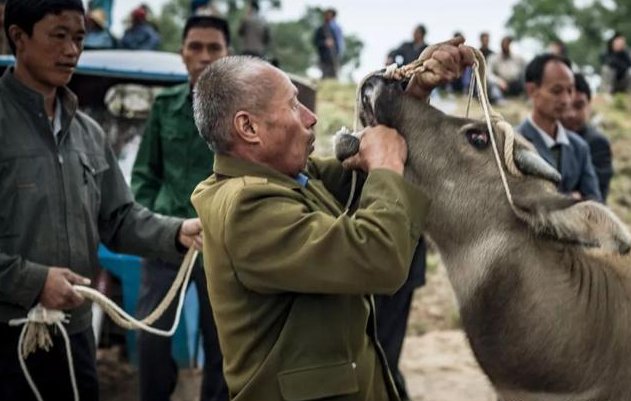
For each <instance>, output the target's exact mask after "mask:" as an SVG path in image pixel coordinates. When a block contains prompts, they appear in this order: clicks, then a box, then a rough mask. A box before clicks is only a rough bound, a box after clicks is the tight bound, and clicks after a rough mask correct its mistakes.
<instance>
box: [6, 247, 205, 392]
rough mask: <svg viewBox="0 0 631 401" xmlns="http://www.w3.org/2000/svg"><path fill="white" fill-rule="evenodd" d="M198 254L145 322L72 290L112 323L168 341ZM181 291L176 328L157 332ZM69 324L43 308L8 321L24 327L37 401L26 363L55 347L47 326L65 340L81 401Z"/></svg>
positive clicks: (188, 258) (22, 347) (21, 350)
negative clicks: (31, 357)
mask: <svg viewBox="0 0 631 401" xmlns="http://www.w3.org/2000/svg"><path fill="white" fill-rule="evenodd" d="M198 254H199V252H198V251H197V250H195V249H193V247H191V248H190V249H189V250H188V252H187V253H186V255H185V256H184V260H182V264H181V266H180V269H179V271H178V273H177V276H176V277H175V280H174V281H173V284H172V285H171V288H169V291H168V292H167V295H166V296H165V297H164V299H163V300H162V301H161V302H160V304H159V305H158V306H157V307H156V308H155V309H154V311H153V312H151V313H150V314H149V315H148V316H147V317H145V318H144V319H142V320H138V319H136V318H134V317H133V316H130V315H129V314H127V313H126V312H125V311H124V310H122V309H121V308H120V307H119V306H118V305H116V304H115V303H114V302H112V301H111V300H110V299H108V298H107V297H106V296H105V295H103V294H101V293H100V292H98V291H96V290H94V289H92V288H90V287H85V286H81V285H75V286H73V288H74V290H75V291H77V292H78V293H80V294H81V295H83V296H84V297H85V298H87V299H90V300H92V301H94V302H96V303H97V304H99V305H100V306H101V307H102V308H103V310H104V311H105V313H107V314H108V316H110V317H111V318H112V320H113V321H114V322H115V323H116V324H118V325H119V326H121V327H123V328H126V329H128V330H137V329H141V330H144V331H147V332H149V333H152V334H155V335H158V336H163V337H169V336H172V335H173V333H175V330H176V328H177V325H178V323H179V322H180V317H181V314H182V306H183V304H184V298H185V296H186V289H187V288H188V283H189V280H190V277H191V273H192V271H193V266H194V265H195V260H196V259H197V256H198ZM178 288H179V289H180V295H179V299H178V305H177V309H176V314H175V318H174V319H173V324H172V325H171V328H170V329H169V330H161V329H156V328H155V327H151V325H152V324H153V323H155V321H156V320H157V319H159V318H160V316H162V314H163V313H164V311H165V310H166V309H167V308H168V307H169V306H170V305H171V302H172V301H173V299H174V298H175V295H176V294H177V292H178ZM67 322H68V315H67V314H65V313H63V312H62V311H59V310H50V309H46V308H44V307H43V306H42V305H40V304H38V305H37V306H35V307H34V308H33V309H31V310H30V311H29V313H28V316H27V317H26V318H20V319H13V320H11V321H9V325H11V326H20V325H23V327H22V331H21V332H20V338H19V340H18V359H19V362H20V367H21V368H22V372H23V373H24V377H25V378H26V381H27V382H28V384H29V386H30V387H31V390H32V391H33V394H34V395H35V398H36V399H37V400H38V401H43V398H42V396H41V394H40V392H39V390H38V389H37V386H36V385H35V382H34V381H33V379H32V377H31V375H30V373H29V370H28V367H27V366H26V361H25V360H26V358H27V357H28V356H29V354H31V353H33V352H35V351H37V349H38V348H42V349H44V350H46V351H48V350H49V349H50V347H52V345H53V342H52V339H51V337H50V332H49V329H48V326H51V325H54V326H56V327H57V328H58V329H59V331H60V332H61V334H62V336H63V338H64V344H65V347H66V356H67V358H68V368H69V372H70V380H71V384H72V391H73V395H74V400H75V401H79V391H78V388H77V379H76V377H75V374H74V363H73V360H72V353H71V350H70V340H69V338H68V333H67V332H66V329H65V327H64V325H63V324H62V323H67Z"/></svg>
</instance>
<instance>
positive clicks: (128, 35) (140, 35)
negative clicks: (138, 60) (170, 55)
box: [121, 6, 160, 50]
mask: <svg viewBox="0 0 631 401" xmlns="http://www.w3.org/2000/svg"><path fill="white" fill-rule="evenodd" d="M159 46H160V34H159V33H158V32H157V31H156V30H155V28H154V27H153V26H152V25H151V24H150V23H149V22H148V21H147V11H146V10H145V8H143V7H142V6H140V7H138V8H136V9H134V10H133V11H132V12H131V26H130V27H129V28H127V30H126V31H125V34H124V35H123V38H122V39H121V47H122V48H123V49H132V50H157V49H158V47H159Z"/></svg>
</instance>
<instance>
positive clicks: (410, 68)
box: [351, 45, 523, 217]
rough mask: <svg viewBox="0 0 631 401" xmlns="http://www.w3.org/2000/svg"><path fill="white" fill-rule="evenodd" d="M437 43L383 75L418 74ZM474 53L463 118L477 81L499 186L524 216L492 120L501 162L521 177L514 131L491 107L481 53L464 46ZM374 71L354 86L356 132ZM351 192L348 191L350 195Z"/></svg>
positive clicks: (408, 77)
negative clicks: (363, 96)
mask: <svg viewBox="0 0 631 401" xmlns="http://www.w3.org/2000/svg"><path fill="white" fill-rule="evenodd" d="M437 46H439V45H432V46H429V47H428V48H426V49H425V50H424V51H423V53H421V55H420V56H419V58H418V59H416V60H414V61H412V62H411V63H409V64H406V65H404V66H402V67H400V68H398V67H397V65H396V64H390V65H389V66H387V67H386V70H385V72H384V74H383V76H384V78H386V79H396V80H401V79H404V78H407V79H411V78H412V77H413V76H414V75H416V74H420V73H422V72H424V71H425V69H426V67H425V65H424V63H425V60H426V59H427V57H426V56H425V55H429V54H430V53H431V51H432V49H433V48H434V47H437ZM467 47H469V49H471V51H472V52H473V54H474V55H475V58H476V61H475V62H474V65H473V68H472V69H473V72H474V75H475V79H473V78H472V80H471V83H470V85H469V98H468V100H467V108H466V111H465V114H466V117H469V110H470V105H471V100H472V98H473V92H474V85H476V84H477V91H478V101H479V103H480V105H481V107H482V110H483V112H484V117H485V120H486V124H487V127H488V130H489V136H490V137H491V145H492V147H493V155H494V158H495V163H496V165H497V168H498V170H499V173H500V179H501V181H502V186H503V188H504V193H505V194H506V199H507V200H508V203H509V205H510V207H511V209H512V210H513V212H514V213H515V214H516V215H517V216H519V217H522V216H523V212H521V211H520V210H519V209H518V208H517V207H516V206H515V203H514V202H513V196H512V194H511V191H510V187H509V185H508V179H507V177H506V172H505V171H504V168H503V167H502V161H501V158H500V155H499V147H498V144H497V141H496V138H495V130H494V129H493V121H492V118H494V119H495V124H496V125H497V127H498V129H499V131H500V132H502V133H503V134H504V162H505V165H506V169H507V170H508V171H509V172H510V173H511V175H513V176H516V177H520V176H522V173H521V171H520V170H519V168H518V167H517V166H516V164H515V160H514V157H513V150H514V144H515V133H514V132H513V129H512V127H511V126H510V124H508V123H507V122H506V121H504V119H503V118H502V117H501V116H500V115H499V114H497V113H495V112H494V111H493V109H492V108H491V105H490V102H489V98H488V95H487V93H486V76H484V77H482V76H481V75H480V68H482V70H483V71H484V73H485V75H486V62H485V59H484V56H483V55H482V53H481V52H480V51H479V50H478V49H475V48H473V47H471V46H467ZM374 74H375V72H371V73H369V74H367V75H366V76H365V77H364V78H363V79H362V80H361V81H360V83H359V85H358V86H357V92H356V99H355V126H354V130H355V132H357V128H358V124H359V108H360V105H361V103H360V102H361V88H362V86H363V83H364V82H365V81H366V80H367V79H368V78H369V77H371V76H373V75H374ZM352 195H353V193H352V192H351V197H352Z"/></svg>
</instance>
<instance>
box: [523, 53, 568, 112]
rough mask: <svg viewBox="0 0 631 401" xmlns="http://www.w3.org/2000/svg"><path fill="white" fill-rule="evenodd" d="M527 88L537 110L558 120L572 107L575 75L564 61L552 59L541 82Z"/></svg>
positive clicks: (546, 66)
mask: <svg viewBox="0 0 631 401" xmlns="http://www.w3.org/2000/svg"><path fill="white" fill-rule="evenodd" d="M527 88H528V95H529V96H530V98H531V99H532V103H533V107H534V109H535V112H536V113H537V114H539V115H540V116H542V117H545V118H546V119H548V120H554V121H558V120H560V119H561V117H563V114H565V113H566V112H567V109H568V108H569V107H570V102H571V101H572V97H573V95H574V75H573V73H572V70H570V68H569V67H568V66H567V65H565V64H564V63H562V62H560V61H556V60H551V61H549V62H548V63H546V65H545V67H544V69H543V79H542V80H541V84H540V85H536V84H529V85H528V86H527Z"/></svg>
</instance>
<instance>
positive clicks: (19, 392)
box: [0, 0, 201, 401]
mask: <svg viewBox="0 0 631 401" xmlns="http://www.w3.org/2000/svg"><path fill="white" fill-rule="evenodd" d="M5 22H6V25H5V33H6V34H7V37H8V38H9V43H10V46H11V49H12V51H13V53H14V54H15V57H16V63H15V67H14V68H10V69H8V70H7V71H6V72H5V73H4V75H3V76H2V78H1V79H0V181H1V182H2V185H1V186H0V204H1V205H2V208H1V209H0V372H2V379H1V380H0V399H1V400H3V401H18V400H30V399H34V397H33V393H32V391H31V389H30V387H29V385H28V383H27V381H26V379H25V377H24V374H23V372H22V370H21V368H20V364H19V361H18V350H17V347H18V338H19V335H20V330H21V327H12V326H10V325H9V324H8V323H9V321H11V320H14V319H17V318H24V317H25V316H26V315H27V313H28V311H29V310H30V309H31V308H32V307H33V306H35V305H36V304H37V303H40V304H41V305H42V306H44V307H45V308H49V309H58V310H63V311H65V312H70V319H69V322H68V323H67V324H66V329H67V332H68V334H69V336H70V351H71V352H72V361H73V364H74V374H75V376H76V379H77V380H76V382H77V386H78V390H79V396H80V398H81V399H83V400H96V399H98V381H97V376H96V363H95V351H96V344H95V341H94V334H93V332H92V327H91V313H90V305H89V304H88V303H84V299H83V297H82V296H81V295H79V294H78V293H77V292H76V291H75V290H74V289H73V287H72V285H73V284H83V285H85V284H88V283H89V280H88V279H87V278H86V277H92V276H93V275H94V273H95V270H94V269H95V268H96V267H97V265H98V260H97V247H98V244H99V242H100V241H102V242H103V243H105V244H106V245H107V246H108V247H110V248H111V249H114V250H116V251H121V252H127V253H135V254H144V255H147V256H149V255H151V256H155V257H158V256H160V257H163V258H167V259H170V260H177V258H178V257H179V255H180V251H183V250H184V249H185V248H184V247H188V246H191V245H192V244H193V243H194V242H198V243H201V235H200V234H201V227H200V224H199V220H197V219H189V220H183V219H179V218H173V217H164V216H160V215H157V214H154V213H151V212H150V211H149V210H147V209H146V208H144V207H142V206H140V205H138V204H137V203H135V202H134V200H133V196H132V194H131V192H130V191H129V188H128V187H127V185H126V183H125V180H124V179H123V176H122V174H121V172H120V170H119V169H118V164H117V161H116V158H115V156H114V153H113V152H112V150H111V148H110V147H109V145H108V144H107V140H106V136H105V134H104V132H103V131H102V130H101V129H100V127H99V126H98V125H97V124H96V123H95V122H94V121H93V120H92V119H90V118H89V117H87V116H86V115H85V114H83V113H81V112H79V111H78V110H77V99H76V97H75V96H74V95H73V94H72V93H71V92H70V91H69V90H68V89H67V88H66V86H65V85H66V84H67V83H68V81H70V78H71V77H72V73H73V71H74V67H75V66H76V64H77V61H78V59H79V56H80V54H81V50H82V41H83V38H84V35H85V17H84V8H83V4H82V2H81V0H55V1H53V0H9V1H7V4H6V9H5ZM52 337H53V343H54V346H53V347H52V349H51V350H50V352H37V353H36V354H34V355H31V356H30V357H29V358H28V359H27V360H26V363H27V366H28V368H29V370H30V374H31V376H32V378H33V381H34V383H35V384H36V385H37V387H38V389H39V392H40V393H41V395H42V397H43V398H44V399H57V400H69V399H72V398H73V391H72V387H71V381H70V377H69V373H68V368H67V364H68V362H67V357H66V354H65V352H66V350H65V346H64V341H63V338H62V337H61V335H60V333H54V334H53V336H52Z"/></svg>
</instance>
